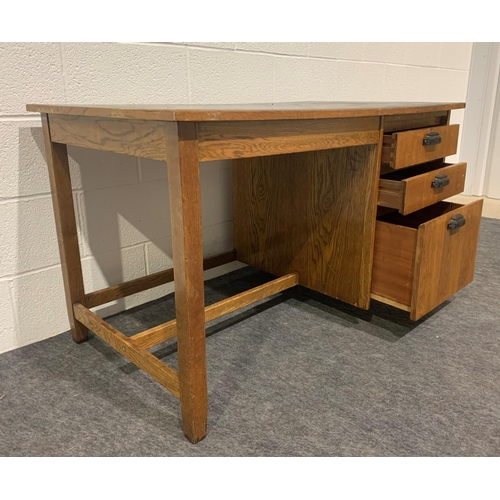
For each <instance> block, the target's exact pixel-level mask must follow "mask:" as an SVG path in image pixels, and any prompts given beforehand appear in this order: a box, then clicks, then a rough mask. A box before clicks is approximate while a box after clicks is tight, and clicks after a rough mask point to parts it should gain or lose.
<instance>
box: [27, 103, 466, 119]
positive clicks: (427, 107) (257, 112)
mask: <svg viewBox="0 0 500 500" xmlns="http://www.w3.org/2000/svg"><path fill="white" fill-rule="evenodd" d="M461 108H465V103H463V102H458V103H429V102H280V103H267V104H221V105H216V104H210V105H196V104H181V105H175V104H173V105H170V104H160V105H153V104H149V105H140V104H136V105H126V106H121V105H108V106H104V105H97V106H93V105H85V106H84V105H58V104H28V105H27V106H26V109H27V111H37V112H39V113H49V114H56V115H74V116H75V115H76V116H94V117H101V118H127V119H132V120H134V119H135V120H163V121H240V120H305V119H315V118H348V117H361V116H388V115H401V114H412V113H429V112H433V111H449V110H452V109H461Z"/></svg>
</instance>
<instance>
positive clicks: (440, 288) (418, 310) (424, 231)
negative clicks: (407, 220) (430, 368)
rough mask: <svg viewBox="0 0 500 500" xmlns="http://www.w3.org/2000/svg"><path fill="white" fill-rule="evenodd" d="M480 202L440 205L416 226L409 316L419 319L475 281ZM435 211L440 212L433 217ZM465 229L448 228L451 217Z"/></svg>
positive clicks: (481, 204)
mask: <svg viewBox="0 0 500 500" xmlns="http://www.w3.org/2000/svg"><path fill="white" fill-rule="evenodd" d="M482 208H483V200H477V201H474V202H472V203H470V204H468V205H463V206H462V205H458V204H454V203H445V202H441V203H439V204H437V205H434V206H433V207H429V209H427V210H424V211H423V212H426V211H428V212H429V217H432V218H431V219H430V220H428V221H426V222H423V223H422V224H421V225H420V226H419V227H418V240H417V246H416V255H415V278H414V282H413V292H412V302H411V309H412V310H411V314H410V318H411V319H412V320H418V319H420V318H421V317H422V316H424V315H425V314H427V313H428V312H429V311H432V309H434V308H435V307H437V306H438V305H439V304H441V303H442V302H444V301H445V300H446V299H448V298H450V297H451V296H452V295H453V294H455V293H456V292H458V291H459V290H460V289H462V288H463V287H464V286H466V285H468V284H469V283H470V282H471V281H472V280H473V279H474V267H475V263H476V252H477V244H478V239H479V226H480V224H481V212H482ZM436 212H438V213H439V212H442V213H443V214H442V215H440V216H436ZM456 214H462V215H463V216H464V217H465V220H466V224H465V226H463V227H461V228H458V229H454V230H449V229H447V226H448V223H449V222H450V220H451V218H452V216H453V215H456Z"/></svg>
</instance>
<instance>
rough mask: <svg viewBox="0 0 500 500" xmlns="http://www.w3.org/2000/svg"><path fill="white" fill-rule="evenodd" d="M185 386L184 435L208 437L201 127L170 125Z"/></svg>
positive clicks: (174, 241)
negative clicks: (200, 155) (198, 129)
mask: <svg viewBox="0 0 500 500" xmlns="http://www.w3.org/2000/svg"><path fill="white" fill-rule="evenodd" d="M165 133H166V139H167V155H166V161H167V165H168V169H167V170H168V187H169V194H170V218H171V225H172V252H173V261H174V269H175V274H174V284H175V311H176V318H177V346H178V355H179V381H180V389H181V410H182V423H183V428H184V434H185V435H186V437H187V438H188V439H189V440H190V441H191V442H193V443H197V442H198V441H200V440H201V439H203V438H204V437H205V435H206V433H207V412H208V394H207V367H206V345H205V301H204V285H203V238H202V225H201V190H200V166H199V163H198V139H197V134H196V124H195V123H174V122H168V123H165Z"/></svg>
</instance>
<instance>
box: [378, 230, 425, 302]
mask: <svg viewBox="0 0 500 500" xmlns="http://www.w3.org/2000/svg"><path fill="white" fill-rule="evenodd" d="M416 244H417V231H416V230H415V229H413V228H409V227H404V226H399V225H395V224H390V223H388V222H383V221H377V225H376V229H375V251H374V256H373V275H372V288H371V290H372V294H375V295H377V296H380V297H383V298H386V299H389V300H390V301H393V302H397V303H399V304H403V305H406V306H409V305H410V304H411V294H412V288H413V275H414V262H415V252H416Z"/></svg>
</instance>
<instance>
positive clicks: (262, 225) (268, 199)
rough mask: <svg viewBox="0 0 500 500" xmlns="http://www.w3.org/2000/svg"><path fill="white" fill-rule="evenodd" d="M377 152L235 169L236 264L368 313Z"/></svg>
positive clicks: (301, 156)
mask: <svg viewBox="0 0 500 500" xmlns="http://www.w3.org/2000/svg"><path fill="white" fill-rule="evenodd" d="M378 157H379V156H378V146H377V145H365V146H356V147H349V148H340V149H332V150H325V151H314V152H308V153H298V154H290V155H277V156H269V157H265V158H252V159H241V160H235V161H233V195H234V198H233V204H234V239H235V248H236V251H237V256H238V260H240V261H242V262H245V263H247V264H249V265H252V266H254V267H256V268H259V269H262V270H264V271H267V272H270V273H272V274H275V275H277V276H281V275H284V274H288V273H291V272H297V273H298V274H299V283H300V284H301V285H303V286H306V287H308V288H311V289H312V290H316V291H319V292H321V293H324V294H326V295H329V296H331V297H334V298H336V299H339V300H342V301H344V302H347V303H349V304H352V305H355V306H357V307H360V308H363V309H368V308H369V305H370V282H371V270H372V260H373V240H374V231H375V218H376V194H377V186H378V172H379V163H378Z"/></svg>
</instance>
